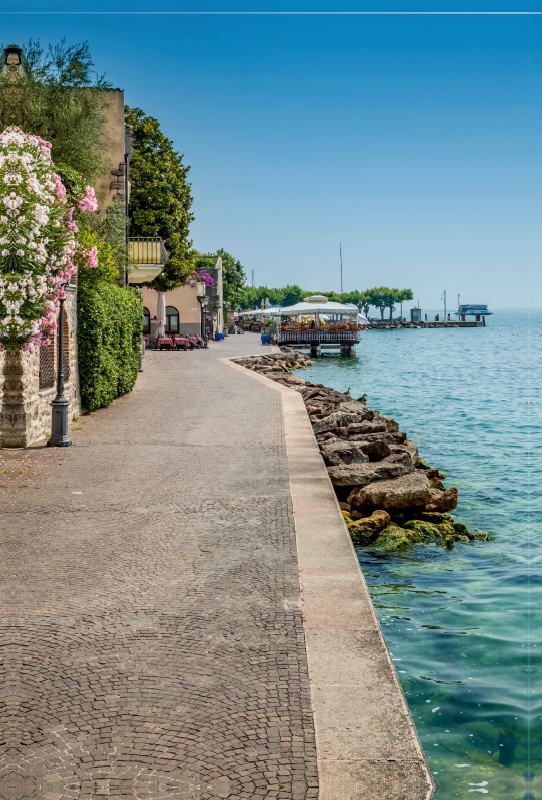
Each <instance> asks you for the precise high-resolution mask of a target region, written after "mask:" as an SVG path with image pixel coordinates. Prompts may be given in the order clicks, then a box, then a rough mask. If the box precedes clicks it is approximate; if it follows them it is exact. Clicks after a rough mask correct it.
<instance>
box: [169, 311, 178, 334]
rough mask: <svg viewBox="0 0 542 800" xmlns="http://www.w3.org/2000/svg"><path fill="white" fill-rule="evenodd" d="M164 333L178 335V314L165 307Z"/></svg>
mask: <svg viewBox="0 0 542 800" xmlns="http://www.w3.org/2000/svg"><path fill="white" fill-rule="evenodd" d="M166 333H179V312H178V311H177V309H176V308H173V306H166Z"/></svg>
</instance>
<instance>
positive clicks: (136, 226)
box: [125, 106, 194, 292]
mask: <svg viewBox="0 0 542 800" xmlns="http://www.w3.org/2000/svg"><path fill="white" fill-rule="evenodd" d="M125 119H126V124H127V125H129V126H130V128H131V131H132V157H131V164H130V182H131V185H132V188H131V193H130V236H160V237H161V238H162V239H164V240H165V244H166V250H167V251H168V254H169V261H168V263H167V264H166V266H165V268H164V270H163V271H162V273H161V274H160V275H158V277H157V278H155V279H154V280H153V281H152V282H150V283H149V284H148V285H149V286H151V287H152V288H153V289H156V290H158V291H162V292H167V291H169V290H171V289H174V288H175V287H176V286H182V285H183V284H184V283H186V280H187V279H188V277H189V276H190V274H191V273H192V271H193V269H194V263H193V257H192V253H191V250H190V248H191V246H192V242H191V241H190V239H189V238H188V237H189V226H190V223H191V222H192V220H193V219H194V217H193V215H192V213H191V210H190V209H191V207H192V195H191V193H190V184H189V183H188V181H187V176H188V171H189V169H190V167H186V166H185V165H184V164H183V157H182V156H181V155H179V153H177V152H176V151H175V150H174V149H173V142H172V141H171V139H168V138H167V137H166V136H164V134H163V133H162V131H161V130H160V124H159V123H158V120H156V119H154V117H149V116H147V115H146V114H144V113H143V111H141V109H139V108H129V107H128V106H126V109H125Z"/></svg>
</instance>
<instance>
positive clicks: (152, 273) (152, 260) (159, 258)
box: [128, 236, 168, 284]
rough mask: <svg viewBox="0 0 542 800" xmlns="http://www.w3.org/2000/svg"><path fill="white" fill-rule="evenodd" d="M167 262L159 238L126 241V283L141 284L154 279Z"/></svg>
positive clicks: (134, 238) (137, 237)
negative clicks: (127, 265) (127, 263)
mask: <svg viewBox="0 0 542 800" xmlns="http://www.w3.org/2000/svg"><path fill="white" fill-rule="evenodd" d="M167 260H168V254H167V251H166V248H165V247H164V242H163V240H162V239H160V237H159V236H146V237H145V236H134V237H130V238H129V239H128V262H129V268H128V283H135V284H142V283H145V282H147V281H152V280H153V278H156V276H157V275H159V274H160V273H161V272H162V270H163V269H164V266H165V264H166V263H167Z"/></svg>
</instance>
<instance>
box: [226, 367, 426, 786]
mask: <svg viewBox="0 0 542 800" xmlns="http://www.w3.org/2000/svg"><path fill="white" fill-rule="evenodd" d="M218 360H219V361H221V362H222V363H224V364H227V365H228V366H230V367H231V368H233V369H235V370H237V371H239V372H241V373H244V374H245V375H246V376H249V377H251V378H253V379H254V380H256V381H258V382H260V383H262V384H263V385H265V386H267V387H269V388H270V389H273V390H274V391H277V392H279V393H280V395H281V398H282V408H283V420H284V432H285V437H284V438H285V443H286V451H287V460H288V467H289V472H290V489H291V494H292V501H293V510H294V514H293V517H294V525H295V531H296V541H297V551H298V568H299V580H300V586H301V597H302V609H303V624H304V628H305V642H306V648H307V658H308V667H309V682H310V692H311V702H312V708H313V715H314V725H315V731H316V756H317V763H318V775H319V786H320V788H319V794H318V800H355V799H356V798H359V797H367V798H368V797H373V796H375V797H376V796H386V797H390V798H395V797H397V798H399V797H401V798H404V800H430V798H431V797H432V796H433V793H434V790H435V786H434V783H433V779H432V776H431V773H430V771H429V768H428V765H427V762H426V759H425V755H424V753H423V749H422V747H421V743H420V740H419V738H418V734H417V731H416V728H415V726H414V722H413V720H412V717H411V715H410V711H409V709H408V706H407V703H406V699H405V696H404V694H403V690H402V687H401V684H400V682H399V679H398V676H397V673H396V671H395V666H394V664H393V661H392V659H391V656H390V654H389V651H388V648H387V645H386V642H385V639H384V636H383V634H382V629H381V627H380V623H379V621H378V617H377V615H376V612H375V609H374V606H373V603H372V599H371V596H370V594H369V590H368V589H367V584H366V582H365V578H364V576H363V573H362V571H361V568H360V565H359V561H358V559H357V556H356V552H355V549H354V546H353V544H352V540H351V538H350V535H349V533H348V531H347V528H346V525H345V522H344V519H343V516H342V513H341V510H340V507H339V503H338V501H337V497H336V495H335V491H334V489H333V485H332V483H331V480H330V478H329V475H328V473H327V469H326V467H325V464H324V462H323V460H322V458H321V456H320V452H319V448H318V444H317V442H316V438H315V436H314V433H313V430H312V425H311V423H310V420H309V417H308V414H307V411H306V409H305V404H304V402H303V399H302V397H301V395H300V394H299V393H298V392H296V391H295V389H291V388H290V387H287V386H284V385H282V384H278V383H275V382H274V381H272V380H270V379H269V378H266V377H264V376H263V375H261V374H259V373H257V372H254V371H253V370H249V369H246V368H245V367H243V366H241V365H240V364H237V363H235V359H234V358H220V359H218ZM301 446H302V447H303V452H304V458H303V459H300V458H299V450H300V447H301ZM309 452H310V453H311V454H312V455H313V458H314V485H316V484H318V485H319V487H320V498H319V499H320V500H321V504H322V505H323V506H325V507H326V513H325V515H321V514H315V513H314V511H315V510H316V504H315V503H314V499H315V498H314V491H311V490H310V488H309V486H310V483H309V481H308V480H307V477H306V475H305V474H304V470H305V468H306V462H307V456H308V454H309ZM311 505H312V506H313V513H312V514H311V513H310V511H308V510H306V508H307V507H308V508H310V506H311ZM318 505H320V503H319V504H318ZM330 512H331V513H330ZM319 521H321V522H324V527H325V531H326V535H325V540H324V541H325V546H324V545H323V543H322V537H321V536H319V534H318V530H317V527H318V522H319ZM304 522H310V526H309V527H308V528H307V526H306V525H305V524H303V523H304ZM311 529H312V530H311ZM301 531H303V532H301ZM300 537H301V538H300ZM311 539H312V541H311ZM310 550H312V555H311V553H310V552H309V551H310ZM330 551H332V552H333V553H334V555H335V556H339V562H340V563H341V564H342V566H338V565H337V564H336V565H335V566H334V565H333V564H332V562H333V561H336V559H332V558H330ZM315 567H318V569H319V572H318V573H315V572H314V570H315ZM326 573H327V574H328V575H330V576H334V577H335V579H337V578H338V577H339V576H341V575H342V576H345V577H348V579H349V581H350V582H352V577H353V576H355V580H356V583H357V586H356V595H357V601H352V599H350V600H349V599H348V597H346V598H345V602H344V605H343V608H342V613H341V614H340V617H341V623H340V625H339V623H338V621H337V619H336V618H335V619H334V618H333V617H330V616H329V615H326V611H327V606H328V604H329V603H332V604H333V603H335V604H336V603H337V596H336V593H332V592H331V591H329V588H330V587H329V586H327V587H326V585H325V583H324V582H322V584H321V586H320V589H319V591H318V592H316V593H315V592H314V591H313V589H314V581H311V580H310V579H309V576H313V575H314V574H318V575H319V576H324V577H325V576H326ZM309 597H310V599H309ZM359 601H362V603H360V602H359ZM362 607H363V608H364V609H365V610H366V612H367V610H368V613H369V615H370V618H371V622H372V627H371V628H368V627H367V613H365V614H363V613H362ZM318 618H323V627H318V626H316V625H314V624H313V623H311V624H309V622H308V620H315V619H316V620H317V619H318ZM345 621H348V623H349V624H350V626H351V627H348V628H345ZM371 634H372V636H373V638H374V639H375V640H376V641H375V644H374V645H373V647H372V648H364V649H361V650H360V649H359V647H358V649H356V647H355V637H356V636H358V637H359V636H360V635H361V636H367V635H371ZM333 641H335V642H342V645H343V647H342V648H339V650H338V649H337V647H331V648H329V649H327V648H323V647H322V642H325V643H326V644H327V645H329V643H330V642H333ZM318 645H320V646H318ZM345 652H346V653H350V656H351V657H352V658H355V659H356V661H358V663H359V665H360V668H359V669H358V671H357V674H358V675H359V676H360V677H359V678H357V680H350V679H349V680H348V681H343V682H341V683H340V684H332V683H329V682H328V681H326V680H325V675H327V674H329V672H330V670H331V671H332V672H333V671H335V673H337V674H340V673H341V672H342V671H343V670H342V667H343V663H344V658H345ZM375 659H376V660H378V662H379V664H380V671H378V669H376V671H375V667H374V665H373V664H372V663H371V662H372V661H374V660H375ZM369 675H370V676H372V678H373V681H374V683H373V681H371V680H370V681H369V685H368V683H367V677H368V676H369ZM371 684H372V685H371ZM376 687H378V688H376ZM341 689H342V690H343V692H344V690H346V692H347V695H348V697H349V702H348V703H347V704H344V702H343V700H342V698H341V697H340V694H341ZM360 716H361V718H360ZM356 736H357V738H358V740H361V741H358V740H356ZM375 741H376V749H377V750H378V749H380V750H381V755H379V754H378V753H376V752H374V753H370V754H367V755H363V756H360V755H359V754H358V752H357V751H358V750H359V749H362V750H364V751H366V750H367V748H368V746H370V747H371V749H373V748H374V747H375V744H374V742H375ZM369 742H370V745H369V744H368V743H369ZM390 748H391V750H392V751H393V752H386V750H389V749H390ZM405 750H407V751H408V752H405ZM374 764H379V765H381V767H380V768H379V769H377V770H376V771H375V770H374V769H373V765H374ZM347 765H350V766H347ZM390 765H394V766H397V770H396V773H394V774H393V775H390V772H389V769H388V767H389V766H390ZM409 767H412V768H413V769H409ZM392 787H393V788H395V787H396V789H397V794H396V793H395V792H393V794H391V793H390V789H391V790H392V791H393V788H392ZM360 789H361V792H362V793H360ZM373 793H374V794H373Z"/></svg>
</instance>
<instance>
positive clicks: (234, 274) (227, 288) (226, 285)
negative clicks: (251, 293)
mask: <svg viewBox="0 0 542 800" xmlns="http://www.w3.org/2000/svg"><path fill="white" fill-rule="evenodd" d="M219 257H220V258H221V259H222V281H223V291H224V300H225V301H227V302H228V303H230V304H231V306H232V307H233V308H235V307H236V306H237V305H238V304H239V302H240V300H241V297H242V292H243V287H244V285H245V281H246V275H245V270H244V269H243V265H242V264H241V262H240V261H239V260H238V259H235V258H234V256H232V255H231V253H228V252H227V251H226V250H224V249H223V248H220V250H217V251H216V253H212V254H206V255H202V254H201V253H198V251H197V250H195V251H194V268H195V269H196V270H198V271H199V270H201V269H214V268H215V266H216V262H217V260H218V258H219Z"/></svg>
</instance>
